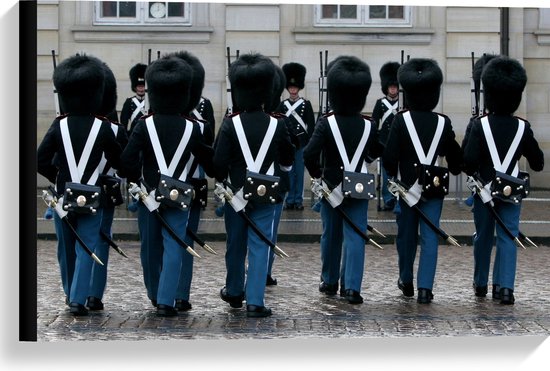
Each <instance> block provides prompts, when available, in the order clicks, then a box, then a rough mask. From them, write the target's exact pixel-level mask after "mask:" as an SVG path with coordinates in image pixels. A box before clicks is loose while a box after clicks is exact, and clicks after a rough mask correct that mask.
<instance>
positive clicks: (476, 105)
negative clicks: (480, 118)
mask: <svg viewBox="0 0 550 371" xmlns="http://www.w3.org/2000/svg"><path fill="white" fill-rule="evenodd" d="M474 65H475V63H474V52H472V79H471V82H470V96H471V104H472V116H477V113H478V112H479V101H478V97H477V92H476V83H475V80H474Z"/></svg>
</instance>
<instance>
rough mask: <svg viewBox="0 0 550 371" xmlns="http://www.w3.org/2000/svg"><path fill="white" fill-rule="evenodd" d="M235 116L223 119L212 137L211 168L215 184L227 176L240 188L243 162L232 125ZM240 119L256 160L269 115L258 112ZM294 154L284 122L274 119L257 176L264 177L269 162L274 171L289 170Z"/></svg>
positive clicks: (242, 182)
mask: <svg viewBox="0 0 550 371" xmlns="http://www.w3.org/2000/svg"><path fill="white" fill-rule="evenodd" d="M236 115H237V114H234V115H231V116H227V117H225V118H224V120H223V122H222V125H221V127H220V130H219V132H218V135H217V136H216V144H215V152H214V167H215V175H216V179H217V180H218V181H223V180H226V178H227V177H228V176H229V177H230V179H231V183H232V185H233V186H234V187H236V188H240V187H242V186H243V184H244V181H245V178H246V161H245V159H244V156H243V153H242V151H241V146H240V144H239V139H238V138H237V133H236V131H235V127H234V124H233V117H234V116H236ZM240 118H241V122H242V125H243V129H244V132H245V135H246V140H247V142H248V146H249V147H250V152H251V154H252V156H253V157H254V158H256V156H257V154H258V151H259V149H260V146H261V144H262V141H263V139H264V137H265V134H266V132H267V129H268V126H269V122H270V118H271V116H270V115H268V114H266V113H264V112H262V111H253V112H242V113H240ZM294 152H295V150H294V145H293V144H292V143H291V142H290V137H289V134H288V131H287V128H286V125H285V122H284V120H282V119H278V120H277V129H276V130H275V135H274V136H273V140H272V141H271V144H270V146H269V149H268V151H267V154H266V157H265V159H264V162H263V164H262V166H261V168H260V173H262V174H265V173H266V172H267V170H268V169H269V167H270V165H271V164H272V163H274V165H275V169H277V167H279V166H283V167H290V166H291V165H292V164H293V162H294Z"/></svg>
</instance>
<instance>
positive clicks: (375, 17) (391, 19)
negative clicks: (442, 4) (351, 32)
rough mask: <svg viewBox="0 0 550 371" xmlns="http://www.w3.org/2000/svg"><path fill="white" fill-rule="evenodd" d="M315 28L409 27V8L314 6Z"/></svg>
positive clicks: (387, 6) (391, 6)
mask: <svg viewBox="0 0 550 371" xmlns="http://www.w3.org/2000/svg"><path fill="white" fill-rule="evenodd" d="M315 18H316V22H315V23H316V26H325V27H326V26H360V27H369V26H374V27H382V26H392V27H395V26H411V22H410V7H409V6H396V5H339V4H322V5H317V6H316V17H315Z"/></svg>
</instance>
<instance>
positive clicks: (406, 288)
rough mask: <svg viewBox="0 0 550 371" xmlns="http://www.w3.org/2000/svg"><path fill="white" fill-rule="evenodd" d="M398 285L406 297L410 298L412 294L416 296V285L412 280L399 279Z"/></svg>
mask: <svg viewBox="0 0 550 371" xmlns="http://www.w3.org/2000/svg"><path fill="white" fill-rule="evenodd" d="M397 287H398V288H399V290H401V291H402V292H403V295H405V296H406V297H409V298H410V297H411V296H414V285H413V283H412V282H410V283H403V281H401V279H399V280H397Z"/></svg>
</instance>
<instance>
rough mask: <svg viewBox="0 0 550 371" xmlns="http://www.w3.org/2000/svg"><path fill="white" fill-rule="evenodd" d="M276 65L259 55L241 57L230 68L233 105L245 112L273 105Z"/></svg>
mask: <svg viewBox="0 0 550 371" xmlns="http://www.w3.org/2000/svg"><path fill="white" fill-rule="evenodd" d="M274 78H275V64H274V63H273V62H272V61H271V59H269V58H267V57H265V56H263V55H261V54H258V53H250V54H244V55H241V56H240V57H239V58H238V59H237V60H235V61H234V62H233V63H231V66H230V67H229V82H230V83H231V93H232V96H233V103H234V105H235V106H237V107H239V108H240V109H242V110H245V111H251V110H257V109H262V108H263V107H264V106H265V108H267V107H268V106H270V105H271V103H272V96H273V79H274Z"/></svg>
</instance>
